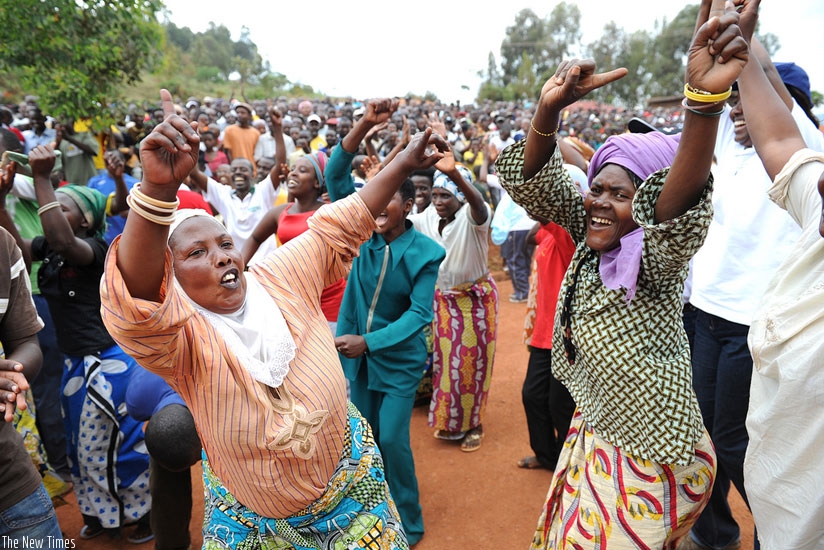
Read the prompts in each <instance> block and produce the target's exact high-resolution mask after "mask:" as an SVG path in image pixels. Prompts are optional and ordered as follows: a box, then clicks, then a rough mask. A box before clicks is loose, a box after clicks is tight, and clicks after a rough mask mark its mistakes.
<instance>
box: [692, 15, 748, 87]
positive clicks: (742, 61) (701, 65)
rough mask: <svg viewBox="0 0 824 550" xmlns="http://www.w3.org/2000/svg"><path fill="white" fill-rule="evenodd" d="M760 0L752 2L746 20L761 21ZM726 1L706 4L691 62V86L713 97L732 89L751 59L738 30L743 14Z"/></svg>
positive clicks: (698, 25)
mask: <svg viewBox="0 0 824 550" xmlns="http://www.w3.org/2000/svg"><path fill="white" fill-rule="evenodd" d="M759 3H760V2H759V0H753V1H751V2H748V3H747V5H745V6H744V9H743V11H742V14H741V15H742V16H743V17H744V18H745V21H751V20H752V18H753V17H756V18H757V13H758V5H759ZM731 8H732V9H730V10H725V2H724V0H703V1H702V3H701V8H700V9H699V13H698V20H697V21H696V27H698V28H697V30H696V32H695V36H693V39H692V45H691V46H690V51H689V55H688V58H687V84H689V85H690V86H692V87H693V88H695V89H698V90H703V91H707V92H710V93H713V94H716V93H722V92H725V91H726V90H728V89H729V87H730V86H731V85H732V83H733V82H735V80H736V79H737V78H738V75H739V74H740V73H741V70H742V69H743V68H744V65H746V64H747V60H748V59H749V44H748V43H747V40H746V39H745V38H744V36H743V34H742V32H741V28H740V27H739V26H738V21H739V14H738V13H737V12H736V11H735V9H734V6H733V5H732V3H731Z"/></svg>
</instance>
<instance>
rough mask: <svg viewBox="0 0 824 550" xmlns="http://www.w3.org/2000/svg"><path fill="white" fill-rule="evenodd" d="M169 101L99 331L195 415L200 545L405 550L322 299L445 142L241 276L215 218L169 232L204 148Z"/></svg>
mask: <svg viewBox="0 0 824 550" xmlns="http://www.w3.org/2000/svg"><path fill="white" fill-rule="evenodd" d="M161 99H162V100H163V105H164V110H165V112H166V119H165V121H164V122H163V123H162V124H160V125H159V126H157V127H156V128H155V129H154V131H153V132H152V133H151V134H150V135H149V136H148V137H147V138H145V139H144V140H143V142H142V144H141V161H142V162H143V166H144V176H143V182H142V183H141V185H140V186H139V187H138V186H135V190H133V191H132V193H131V195H130V206H131V210H132V212H131V215H130V216H129V219H128V222H127V224H126V228H125V230H124V231H123V234H122V236H121V237H120V238H119V239H118V240H116V241H115V242H114V243H112V246H111V249H110V251H109V256H108V258H107V265H106V273H105V275H104V278H103V282H102V284H101V295H102V302H103V318H104V321H105V323H106V325H107V327H108V329H109V330H110V331H111V334H112V336H113V337H114V338H115V340H117V342H118V343H120V344H121V346H123V348H124V349H125V350H126V351H127V352H128V353H129V354H131V355H133V356H134V357H135V358H136V359H137V360H138V362H139V363H140V364H141V365H143V366H144V367H145V368H147V369H148V370H150V371H152V372H155V373H157V374H159V375H160V376H162V377H164V378H165V379H166V380H167V381H168V382H169V384H170V385H171V386H172V387H173V388H174V389H175V390H177V392H178V393H179V394H180V395H181V396H182V397H183V399H184V400H185V401H186V403H187V405H188V406H189V408H190V410H191V411H192V414H193V416H194V418H195V422H196V424H197V428H198V432H199V434H200V437H201V440H202V441H203V447H204V460H203V470H204V482H205V484H206V493H207V504H206V521H205V522H204V543H205V544H206V543H208V544H210V545H213V546H215V547H224V548H237V547H238V546H241V547H247V546H248V547H260V546H267V547H268V546H276V547H277V548H294V549H296V550H302V549H315V548H327V547H333V546H338V545H340V546H343V547H349V545H352V544H354V545H355V546H357V547H365V548H373V547H378V545H380V547H381V548H398V549H405V548H408V544H407V542H406V537H405V535H404V533H403V528H402V526H401V525H400V519H399V517H398V513H397V510H396V508H395V505H394V503H393V502H392V498H391V496H390V495H389V489H388V488H387V485H386V482H385V479H384V476H383V462H382V459H381V456H380V453H379V451H378V448H377V446H376V444H375V441H374V439H373V437H372V434H371V431H370V429H369V426H368V424H367V423H366V421H365V420H363V419H362V418H361V416H360V414H359V413H358V412H357V410H356V409H355V408H354V407H352V406H351V405H347V400H346V386H345V382H344V377H343V372H342V370H341V366H340V362H339V359H338V355H337V353H336V350H335V347H334V343H333V339H332V334H331V332H330V331H329V327H328V325H327V323H326V319H325V318H324V316H323V312H322V311H321V309H320V295H321V291H322V290H323V288H324V287H326V286H328V285H329V284H330V283H332V282H334V281H336V280H338V279H340V278H341V277H343V276H344V275H345V274H346V273H347V272H348V270H349V268H350V265H351V260H352V258H353V256H354V255H355V254H357V251H358V249H359V247H360V245H361V243H362V242H363V241H365V240H366V239H368V238H369V236H370V235H371V233H372V230H373V229H374V228H375V222H374V217H375V216H376V215H377V214H379V213H380V212H381V211H382V210H383V209H384V207H385V205H386V204H387V203H388V202H389V200H390V199H391V197H392V196H393V195H394V194H395V192H396V191H397V189H398V187H399V186H400V184H401V182H402V181H403V179H404V178H405V177H406V176H407V175H408V174H409V173H410V172H411V171H412V170H413V169H417V168H425V167H428V166H432V165H433V164H434V163H435V162H437V161H438V160H439V159H440V158H442V157H443V151H445V150H446V149H447V147H446V144H445V143H444V142H443V140H442V139H441V138H439V137H437V136H436V135H432V133H431V131H427V132H424V133H421V134H419V135H418V136H420V137H418V136H416V138H417V139H415V140H413V141H412V143H411V144H410V145H409V146H408V147H407V148H406V149H405V150H404V151H403V152H402V153H401V154H399V155H398V156H397V157H396V159H395V160H394V161H393V162H391V163H390V164H389V165H387V167H386V168H384V169H383V170H382V171H381V173H380V174H379V175H378V176H377V177H375V178H374V179H373V180H372V181H371V182H370V183H369V184H368V185H367V186H365V187H364V188H363V189H362V190H361V191H360V193H357V194H353V195H351V196H350V197H348V198H346V199H345V200H342V201H338V202H336V203H334V204H332V205H328V206H324V207H323V208H321V209H320V210H318V212H317V214H315V216H313V217H312V219H311V221H310V229H309V231H307V232H305V233H303V234H302V235H301V236H299V237H297V238H295V239H294V240H292V241H290V243H289V244H288V245H285V246H283V247H280V248H278V249H276V250H275V251H273V252H272V253H271V254H270V255H269V256H268V257H267V258H266V259H265V260H264V261H262V262H259V263H258V264H256V265H254V266H253V267H251V268H250V269H249V270H248V272H247V271H245V270H244V264H243V260H242V256H241V254H240V250H238V249H236V248H235V247H234V245H233V243H232V240H231V237H229V235H228V234H227V233H226V231H225V228H224V227H223V226H222V225H220V224H219V223H218V222H217V221H216V220H215V219H214V218H212V217H210V216H202V215H201V216H196V215H191V216H189V217H186V216H185V215H183V216H181V215H178V220H177V221H176V222H175V225H173V226H172V229H171V231H170V229H169V225H170V224H172V221H173V220H174V217H175V214H174V206H175V205H174V200H175V192H176V190H177V187H178V185H179V182H180V181H182V180H183V178H184V177H185V175H186V174H188V172H189V171H190V170H191V169H192V168H193V167H194V165H195V163H196V161H197V150H198V138H197V134H196V133H195V132H194V130H192V128H191V127H190V126H189V125H188V124H187V123H186V122H185V121H184V120H183V119H181V118H179V117H177V116H176V115H175V114H174V109H173V107H172V103H171V97H170V96H169V94H168V92H167V91H165V90H163V91H161ZM181 219H182V221H180V220H181ZM167 239H168V247H167V246H166V242H167Z"/></svg>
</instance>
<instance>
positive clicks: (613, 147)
mask: <svg viewBox="0 0 824 550" xmlns="http://www.w3.org/2000/svg"><path fill="white" fill-rule="evenodd" d="M680 141H681V134H676V135H672V136H670V135H665V134H662V133H661V132H649V133H646V134H620V135H616V136H611V137H610V138H608V139H607V140H606V141H605V142H604V144H603V145H602V146H601V147H600V148H599V149H598V151H596V152H595V155H594V156H593V157H592V161H591V162H590V165H589V173H588V174H587V176H588V179H589V184H590V186H591V185H592V180H593V179H594V178H595V176H596V175H597V174H598V172H599V171H600V170H601V168H603V167H604V166H605V165H607V164H615V165H618V166H620V167H622V168H624V169H625V170H628V171H630V172H632V173H633V174H635V175H636V176H638V178H640V179H642V180H646V179H647V178H648V177H649V176H651V175H652V174H654V173H655V172H657V171H658V170H661V169H662V168H666V167H668V166H670V165H671V164H672V161H673V159H674V158H675V151H676V150H677V149H678V143H679V142H680ZM643 242H644V230H643V229H642V228H640V227H639V228H638V229H636V230H635V231H631V232H629V233H627V234H626V235H624V236H623V237H621V243H620V244H619V245H618V246H617V247H616V248H614V249H613V250H608V251H606V252H602V253H601V261H600V264H599V271H600V274H601V281H603V283H604V285H605V286H606V287H607V288H609V289H612V290H618V289H619V288H622V287H623V288H625V289H626V290H627V294H626V297H625V298H626V301H627V304H629V303H630V302H631V301H632V299H633V298H634V297H635V291H636V287H637V285H638V272H639V271H640V269H641V253H642V251H643V249H644V246H643Z"/></svg>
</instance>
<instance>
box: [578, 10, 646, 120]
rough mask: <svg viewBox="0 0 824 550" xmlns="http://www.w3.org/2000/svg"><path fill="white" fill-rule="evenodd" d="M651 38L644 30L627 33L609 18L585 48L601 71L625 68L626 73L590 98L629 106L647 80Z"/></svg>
mask: <svg viewBox="0 0 824 550" xmlns="http://www.w3.org/2000/svg"><path fill="white" fill-rule="evenodd" d="M651 43H652V38H651V37H650V35H649V33H647V32H645V31H636V32H634V33H632V34H631V35H629V36H627V34H626V32H625V31H624V29H623V28H621V27H619V26H618V25H616V24H615V22H614V21H610V22H609V23H607V24H606V25H604V31H603V34H602V35H601V37H600V38H599V39H598V40H596V41H595V42H593V43H591V44H590V45H589V46H588V47H587V51H588V52H589V53H588V55H589V56H590V57H592V59H593V60H595V65H596V67H599V68H600V70H609V69H614V68H617V67H625V68H626V69H627V71H628V73H627V76H625V77H624V78H622V79H620V80H617V81H615V82H613V83H612V84H610V85H609V86H604V87H603V88H599V89H598V90H595V91H594V92H592V94H591V97H592V98H593V99H596V100H598V101H601V102H604V103H611V102H613V101H616V102H618V103H622V104H623V105H624V106H628V107H632V106H634V105H635V104H636V103H638V101H639V98H640V97H641V96H642V95H643V93H644V89H645V86H646V81H647V74H648V73H647V71H646V70H645V63H646V60H647V58H648V56H649V54H648V51H649V49H650V45H651Z"/></svg>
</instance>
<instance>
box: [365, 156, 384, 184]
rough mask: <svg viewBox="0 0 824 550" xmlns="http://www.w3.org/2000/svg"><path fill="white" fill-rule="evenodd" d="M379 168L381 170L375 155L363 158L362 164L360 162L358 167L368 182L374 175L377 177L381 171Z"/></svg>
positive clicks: (381, 166)
mask: <svg viewBox="0 0 824 550" xmlns="http://www.w3.org/2000/svg"><path fill="white" fill-rule="evenodd" d="M381 168H383V165H382V164H381V161H380V160H378V157H376V156H375V155H372V156H371V157H366V158H364V159H363V162H361V165H360V169H361V170H362V171H363V173H364V174H366V181H369V180H371V179H372V178H374V177H375V176H376V175H378V172H380V171H381Z"/></svg>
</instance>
